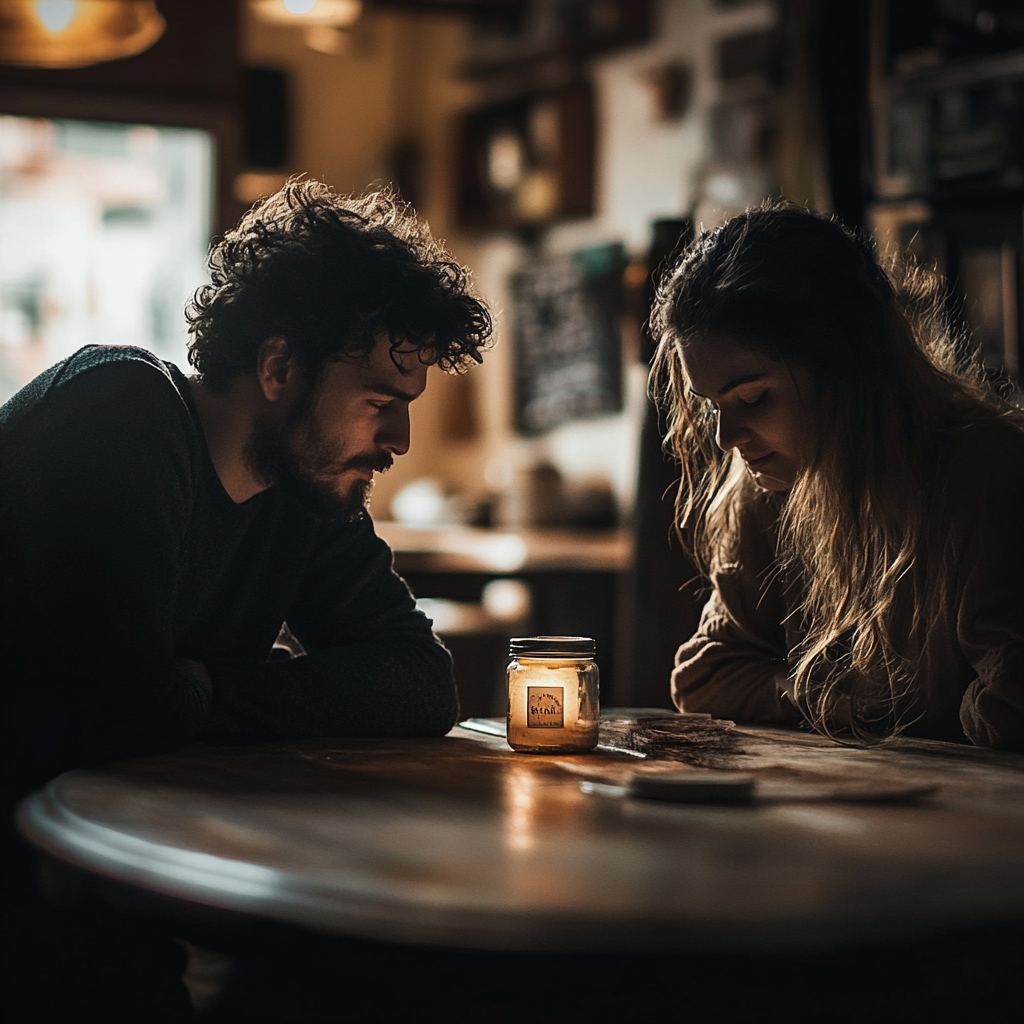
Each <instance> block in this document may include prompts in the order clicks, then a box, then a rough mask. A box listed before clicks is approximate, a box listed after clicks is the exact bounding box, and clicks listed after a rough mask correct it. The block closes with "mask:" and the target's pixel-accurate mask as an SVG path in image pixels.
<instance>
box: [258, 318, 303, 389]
mask: <svg viewBox="0 0 1024 1024" xmlns="http://www.w3.org/2000/svg"><path fill="white" fill-rule="evenodd" d="M298 376H299V367H298V364H297V363H296V361H295V356H294V355H292V350H291V347H290V346H289V345H288V339H287V338H285V337H283V336H282V335H280V334H275V335H274V337H272V338H267V339H266V341H264V342H263V344H261V345H260V347H259V350H258V351H257V353H256V380H257V381H258V383H259V386H260V391H262V392H263V397H264V398H265V399H266V400H267V401H268V402H280V401H282V400H283V399H285V398H287V397H288V396H289V395H290V394H291V392H292V391H294V389H295V384H296V381H297V379H298Z"/></svg>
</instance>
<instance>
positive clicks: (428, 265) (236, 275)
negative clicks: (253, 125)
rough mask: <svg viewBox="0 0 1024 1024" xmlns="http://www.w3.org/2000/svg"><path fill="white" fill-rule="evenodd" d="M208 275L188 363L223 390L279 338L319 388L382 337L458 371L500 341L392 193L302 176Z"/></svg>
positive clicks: (223, 246) (461, 274)
mask: <svg viewBox="0 0 1024 1024" xmlns="http://www.w3.org/2000/svg"><path fill="white" fill-rule="evenodd" d="M209 269H210V283H209V284H207V285H204V286H203V287H202V288H200V289H199V290H198V291H197V292H196V293H195V296H194V298H193V300H192V302H191V303H190V305H189V308H188V310H187V311H186V317H187V318H188V322H189V330H190V332H191V335H192V337H191V339H190V341H189V362H190V363H191V364H192V365H193V366H194V367H195V369H196V370H197V371H198V373H199V375H200V376H201V378H202V381H203V383H204V385H206V386H207V387H209V388H210V389H211V390H213V391H225V390H226V389H227V387H228V386H229V383H230V382H231V381H232V380H233V379H234V378H236V377H239V376H241V375H242V374H245V373H250V372H252V371H254V370H255V368H256V356H257V352H258V350H259V347H260V345H261V344H262V343H263V342H264V341H265V340H266V339H267V338H272V337H275V336H278V335H280V336H283V337H285V338H287V340H288V344H289V346H290V348H291V350H292V352H293V353H294V355H295V357H296V359H297V360H298V362H299V365H300V366H302V368H303V369H304V371H305V372H306V373H308V374H309V375H310V378H311V380H314V381H315V380H316V379H317V378H318V377H319V374H320V371H321V370H322V369H323V366H324V363H325V362H326V361H327V360H329V359H331V358H332V357H335V356H337V355H340V354H342V353H346V354H355V355H357V354H360V353H365V352H369V351H370V350H371V349H372V348H373V345H374V341H375V337H376V336H377V335H379V334H380V333H381V332H383V333H385V334H387V335H388V336H389V337H390V339H391V345H392V348H397V347H399V346H403V347H408V346H410V345H411V346H415V347H417V348H418V349H419V350H420V358H421V359H422V360H423V361H424V362H425V363H429V364H436V365H438V366H440V367H441V368H442V369H444V370H446V371H448V372H458V371H460V370H462V369H464V368H465V367H467V366H468V365H470V363H472V362H477V363H479V362H480V361H481V360H482V358H483V357H482V353H483V350H484V349H485V348H486V347H487V345H488V343H489V341H490V338H491V317H490V314H489V313H488V311H487V307H486V306H484V304H483V303H482V302H481V301H480V300H479V299H478V298H476V297H475V296H474V295H473V294H472V292H471V290H470V286H469V271H468V270H467V269H466V268H465V267H463V266H461V265H460V264H459V263H457V262H456V261H455V260H454V258H453V257H452V256H451V254H450V253H449V252H448V251H447V250H446V249H445V248H444V247H443V246H442V245H441V244H440V243H438V242H437V241H435V240H434V238H433V237H432V236H431V234H430V231H429V229H428V228H427V225H426V224H425V223H424V222H423V221H422V220H421V219H420V218H419V217H418V216H417V215H416V214H415V212H414V211H413V210H412V208H411V207H409V206H408V205H406V204H404V203H402V202H401V201H400V200H398V199H397V197H396V196H395V195H394V193H392V192H391V191H390V190H387V189H383V190H378V191H369V192H366V193H364V194H363V195H361V196H341V195H339V194H338V193H336V192H335V191H334V190H333V189H331V188H330V187H329V186H327V185H325V184H323V182H320V181H312V180H305V179H300V178H292V179H290V180H289V181H288V182H287V183H286V184H285V185H284V187H283V188H282V189H281V190H280V191H279V192H277V193H276V194H275V195H272V196H270V197H269V198H268V199H264V200H263V201H262V202H260V203H257V204H256V205H255V206H254V207H253V208H252V209H251V210H249V211H248V213H246V214H245V216H243V217H242V219H241V221H240V222H239V224H238V226H237V227H236V228H234V229H233V230H232V231H229V232H228V233H227V234H226V235H225V236H224V238H223V239H221V240H220V241H219V242H218V243H217V244H216V245H215V246H214V247H213V248H212V249H211V250H210V256H209Z"/></svg>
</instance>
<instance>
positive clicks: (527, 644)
mask: <svg viewBox="0 0 1024 1024" xmlns="http://www.w3.org/2000/svg"><path fill="white" fill-rule="evenodd" d="M509 656H510V658H511V661H509V664H508V729H507V732H506V736H507V739H508V745H509V746H510V747H511V748H512V749H513V750H524V751H531V752H533V753H550V754H553V753H563V752H571V751H577V752H578V751H583V750H593V749H594V747H596V746H597V730H598V726H599V725H600V718H601V702H600V685H599V675H598V670H597V664H596V663H595V661H594V641H593V640H592V639H591V638H590V637H586V636H520V637H513V638H512V639H511V640H510V641H509Z"/></svg>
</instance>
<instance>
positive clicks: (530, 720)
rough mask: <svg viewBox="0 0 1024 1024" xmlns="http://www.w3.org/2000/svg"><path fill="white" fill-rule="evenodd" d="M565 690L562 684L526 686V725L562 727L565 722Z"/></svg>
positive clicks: (545, 727)
mask: <svg viewBox="0 0 1024 1024" xmlns="http://www.w3.org/2000/svg"><path fill="white" fill-rule="evenodd" d="M564 697H565V690H564V689H562V687H561V686H528V687H527V688H526V727H527V728H528V729H561V728H562V727H563V726H564V724H565V701H564Z"/></svg>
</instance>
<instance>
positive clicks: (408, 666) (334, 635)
mask: <svg viewBox="0 0 1024 1024" xmlns="http://www.w3.org/2000/svg"><path fill="white" fill-rule="evenodd" d="M392 562H393V559H392V555H391V551H390V549H389V548H388V546H387V545H386V544H385V543H384V541H383V540H381V539H380V538H379V537H378V536H377V535H376V534H375V532H374V530H373V524H372V522H371V520H370V517H369V516H368V515H364V516H361V517H360V518H359V519H357V520H355V521H354V522H352V523H349V524H345V525H342V526H334V527H324V528H323V529H322V531H321V536H320V537H319V539H318V542H317V544H316V547H315V549H314V551H313V554H312V557H311V558H310V562H309V567H308V569H307V571H306V573H305V577H304V580H303V583H302V586H301V588H300V592H299V595H298V597H297V599H296V601H295V603H294V605H293V607H292V608H291V609H290V610H289V612H288V619H287V621H288V626H289V628H290V629H291V630H292V632H293V633H294V634H295V636H296V637H297V638H298V639H299V640H300V641H301V643H302V645H303V647H304V648H305V649H306V651H307V654H306V655H304V656H302V657H299V658H294V659H291V660H285V661H262V660H258V659H248V658H233V659H226V660H224V661H221V662H218V663H216V664H214V665H211V666H210V668H211V674H212V676H213V681H214V722H215V726H216V728H219V729H222V730H224V729H227V730H228V731H229V732H231V731H233V732H234V734H235V735H239V736H249V737H254V738H262V739H271V738H280V739H289V738H300V737H312V736H441V735H444V734H445V733H446V732H448V730H449V729H451V727H452V726H453V725H454V724H455V721H456V718H457V716H458V700H457V698H456V691H455V683H454V678H453V674H452V661H451V656H450V655H449V653H448V651H447V650H446V649H445V647H444V646H443V645H442V644H441V643H440V641H439V640H438V639H437V638H436V637H435V636H434V635H433V633H432V632H431V622H430V620H429V619H428V618H426V616H424V615H423V613H422V612H419V611H417V610H416V604H415V601H414V600H413V597H412V594H411V593H410V591H409V588H408V586H406V584H405V581H404V580H402V579H401V577H400V576H398V575H397V574H396V573H395V571H394V569H393V566H392Z"/></svg>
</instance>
